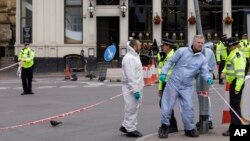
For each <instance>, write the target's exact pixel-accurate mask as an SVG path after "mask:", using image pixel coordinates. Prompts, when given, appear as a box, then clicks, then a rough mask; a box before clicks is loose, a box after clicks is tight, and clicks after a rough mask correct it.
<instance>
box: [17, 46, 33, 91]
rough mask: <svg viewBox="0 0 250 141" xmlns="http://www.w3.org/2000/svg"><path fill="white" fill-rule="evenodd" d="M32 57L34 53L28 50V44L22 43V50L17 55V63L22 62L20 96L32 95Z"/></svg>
mask: <svg viewBox="0 0 250 141" xmlns="http://www.w3.org/2000/svg"><path fill="white" fill-rule="evenodd" d="M34 57H35V52H34V51H33V50H32V49H30V48H29V43H27V42H26V43H24V48H23V49H22V50H21V51H20V52H19V54H18V61H21V62H22V70H21V78H22V85H23V92H22V93H21V95H27V94H34V92H32V79H33V66H34Z"/></svg>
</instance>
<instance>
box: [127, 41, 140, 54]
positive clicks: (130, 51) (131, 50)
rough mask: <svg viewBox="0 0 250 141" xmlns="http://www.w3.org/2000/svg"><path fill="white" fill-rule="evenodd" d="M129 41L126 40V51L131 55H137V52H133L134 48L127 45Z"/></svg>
mask: <svg viewBox="0 0 250 141" xmlns="http://www.w3.org/2000/svg"><path fill="white" fill-rule="evenodd" d="M129 43H130V42H127V52H129V53H131V54H132V55H135V56H138V55H139V54H138V53H137V52H135V50H134V49H133V48H132V47H131V46H130V45H129Z"/></svg>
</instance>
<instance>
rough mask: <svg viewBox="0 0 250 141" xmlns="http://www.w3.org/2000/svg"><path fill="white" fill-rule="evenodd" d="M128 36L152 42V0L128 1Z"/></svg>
mask: <svg viewBox="0 0 250 141" xmlns="http://www.w3.org/2000/svg"><path fill="white" fill-rule="evenodd" d="M129 36H130V37H134V38H135V39H139V40H141V41H143V40H144V41H150V42H151V41H152V0H129Z"/></svg>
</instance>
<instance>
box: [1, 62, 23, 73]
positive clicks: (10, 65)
mask: <svg viewBox="0 0 250 141" xmlns="http://www.w3.org/2000/svg"><path fill="white" fill-rule="evenodd" d="M18 64H19V62H18V63H15V64H12V65H9V66H7V67H4V68H1V69H0V71H3V70H6V69H8V68H11V67H14V66H15V65H18Z"/></svg>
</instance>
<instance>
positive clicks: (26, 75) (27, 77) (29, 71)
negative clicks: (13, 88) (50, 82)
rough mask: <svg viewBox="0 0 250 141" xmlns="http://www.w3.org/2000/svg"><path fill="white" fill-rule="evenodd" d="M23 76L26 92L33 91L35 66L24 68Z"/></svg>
mask: <svg viewBox="0 0 250 141" xmlns="http://www.w3.org/2000/svg"><path fill="white" fill-rule="evenodd" d="M21 77H22V84H23V91H24V93H30V92H32V79H33V67H30V68H22V73H21Z"/></svg>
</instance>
